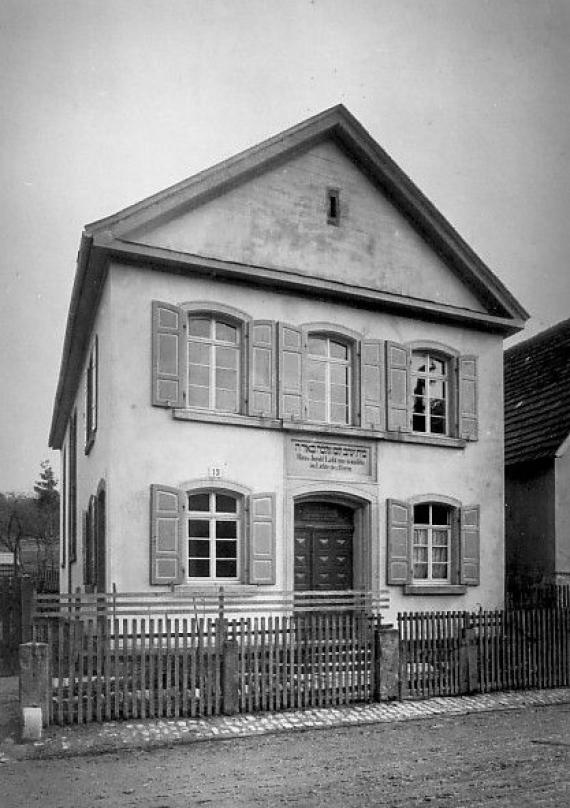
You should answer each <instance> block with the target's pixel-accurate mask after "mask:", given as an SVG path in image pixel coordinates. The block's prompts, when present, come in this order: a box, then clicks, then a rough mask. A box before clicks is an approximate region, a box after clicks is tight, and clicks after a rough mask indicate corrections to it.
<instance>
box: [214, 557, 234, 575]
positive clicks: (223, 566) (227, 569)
mask: <svg viewBox="0 0 570 808" xmlns="http://www.w3.org/2000/svg"><path fill="white" fill-rule="evenodd" d="M216 576H217V577H218V578H237V562H236V561H229V560H224V561H217V562H216Z"/></svg>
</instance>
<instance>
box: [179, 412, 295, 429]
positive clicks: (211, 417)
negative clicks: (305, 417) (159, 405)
mask: <svg viewBox="0 0 570 808" xmlns="http://www.w3.org/2000/svg"><path fill="white" fill-rule="evenodd" d="M172 417H173V418H175V419H176V420H178V421H201V422H203V423H209V424H230V425H233V426H253V427H257V428H258V429H280V428H281V421H277V420H276V419H275V418H261V417H258V416H255V415H240V414H239V413H224V412H206V411H204V410H194V409H190V408H187V409H182V408H179V409H174V410H172Z"/></svg>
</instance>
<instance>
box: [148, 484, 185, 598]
mask: <svg viewBox="0 0 570 808" xmlns="http://www.w3.org/2000/svg"><path fill="white" fill-rule="evenodd" d="M183 510H184V493H183V492H182V491H179V490H178V488H170V487H168V486H165V485H151V487H150V582H151V584H171V583H180V582H181V580H182V576H183V567H182V563H181V551H182V533H183Z"/></svg>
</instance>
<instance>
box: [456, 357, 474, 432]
mask: <svg viewBox="0 0 570 808" xmlns="http://www.w3.org/2000/svg"><path fill="white" fill-rule="evenodd" d="M457 367H458V388H459V437H460V438H463V439H464V440H477V438H478V425H477V357H476V356H460V357H459V359H458V361H457Z"/></svg>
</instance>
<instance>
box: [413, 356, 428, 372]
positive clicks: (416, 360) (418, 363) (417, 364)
mask: <svg viewBox="0 0 570 808" xmlns="http://www.w3.org/2000/svg"><path fill="white" fill-rule="evenodd" d="M412 370H415V371H416V373H425V370H426V357H425V354H421V353H414V354H412Z"/></svg>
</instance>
